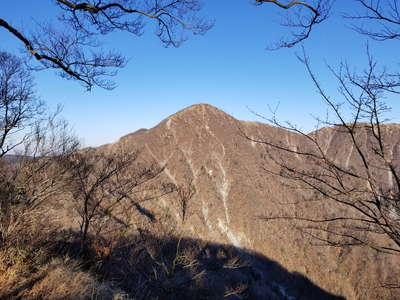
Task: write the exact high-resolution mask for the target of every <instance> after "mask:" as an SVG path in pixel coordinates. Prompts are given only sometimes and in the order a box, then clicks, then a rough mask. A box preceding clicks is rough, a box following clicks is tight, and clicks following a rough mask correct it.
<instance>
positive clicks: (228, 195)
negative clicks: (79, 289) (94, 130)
mask: <svg viewBox="0 0 400 300" xmlns="http://www.w3.org/2000/svg"><path fill="white" fill-rule="evenodd" d="M243 133H245V134H246V135H247V136H249V137H254V138H256V139H257V138H263V139H268V140H272V141H276V143H288V142H289V143H291V144H294V145H299V146H302V147H307V141H306V140H305V139H304V137H302V136H300V135H296V134H293V133H290V132H288V131H285V130H282V129H279V128H276V127H273V126H269V125H266V124H262V123H255V122H243V121H238V120H236V119H234V118H233V117H231V116H229V115H227V114H226V113H224V112H222V111H221V110H219V109H217V108H215V107H212V106H210V105H207V104H199V105H194V106H191V107H189V108H187V109H184V110H182V111H180V112H178V113H176V114H175V115H173V116H171V117H169V118H167V119H165V120H164V121H162V122H161V123H160V124H159V125H157V126H156V127H154V128H152V129H150V130H139V131H137V132H135V133H133V134H129V135H127V136H125V137H123V138H121V139H120V140H119V141H118V142H116V143H114V144H110V145H106V146H103V147H102V148H103V149H113V148H115V147H124V148H127V149H137V148H139V149H141V150H142V152H141V155H142V157H143V159H145V160H149V161H151V160H154V161H156V162H157V163H158V164H159V165H160V166H165V171H164V180H166V181H170V182H172V183H174V184H175V185H177V186H181V187H182V188H183V189H190V188H191V186H192V188H193V190H194V191H195V193H194V195H193V197H192V198H191V199H189V200H188V203H187V206H186V209H183V207H182V205H181V203H179V201H178V200H177V195H176V194H174V195H170V196H169V197H166V198H162V199H161V200H159V201H151V202H149V203H147V204H146V209H148V210H149V211H152V212H153V213H154V214H155V215H157V216H161V215H165V214H168V215H169V216H170V219H171V220H172V221H171V222H172V223H173V224H175V226H176V228H178V229H179V230H180V231H182V232H183V233H182V234H183V235H184V236H186V237H188V238H196V239H202V240H206V241H211V242H215V243H225V244H230V245H233V246H235V247H238V248H241V249H246V250H249V251H255V252H258V253H261V254H263V255H265V256H267V257H269V258H271V259H273V260H275V261H277V262H279V263H280V264H282V265H283V266H284V267H285V268H287V269H288V270H289V271H291V272H299V273H301V274H303V275H304V276H306V277H308V278H310V279H311V280H312V281H313V282H315V283H316V284H317V285H319V286H320V287H322V288H324V289H326V290H327V291H329V292H331V293H334V294H337V295H343V296H345V297H346V298H348V299H376V298H378V297H381V298H383V299H395V298H396V297H397V296H398V295H397V294H396V291H394V290H385V289H382V288H381V287H380V283H381V282H386V281H388V280H391V279H392V278H396V276H397V275H399V274H398V273H394V271H395V269H394V268H391V267H390V265H391V264H393V263H398V262H399V261H398V259H397V258H390V257H389V258H388V257H387V256H382V255H378V254H377V253H371V252H370V251H366V250H365V249H355V248H354V249H344V250H343V249H338V248H332V247H330V248H327V247H318V246H312V244H314V242H313V241H312V240H310V239H309V238H308V237H307V236H304V235H301V234H300V232H299V231H297V230H295V228H294V227H293V226H291V224H290V223H287V222H286V223H285V222H272V223H270V222H268V223H267V222H265V221H263V220H262V219H261V218H260V217H262V216H263V215H266V214H268V213H271V212H277V213H280V214H285V212H287V211H291V212H293V211H296V210H297V209H300V208H299V207H298V206H297V204H296V201H297V200H299V199H300V197H302V195H301V194H300V192H298V193H296V192H294V190H293V189H289V188H288V187H287V185H286V184H287V182H284V181H282V179H280V178H278V177H276V176H273V175H271V174H269V173H268V172H266V171H265V169H264V167H267V168H268V169H270V170H275V171H278V169H277V167H276V166H275V165H274V164H273V162H272V161H271V160H270V158H268V156H266V155H265V148H264V145H262V144H258V143H254V142H251V141H249V140H248V139H246V138H245V137H244V136H243ZM388 134H390V135H391V140H392V141H393V145H394V146H393V147H394V148H393V151H394V153H399V141H400V129H399V127H397V126H392V127H390V130H388ZM321 136H322V137H321V138H322V141H323V143H325V144H326V147H327V152H328V153H331V155H332V157H335V156H337V157H336V158H335V159H339V160H348V161H351V160H352V155H354V153H353V152H351V151H350V152H348V151H347V150H348V149H349V148H348V146H346V145H347V141H343V140H341V139H342V138H341V136H340V135H337V134H336V132H335V131H334V130H332V129H329V128H328V129H325V131H324V132H323V133H322V135H321ZM396 155H397V154H396ZM283 159H288V160H289V159H294V160H296V164H299V165H301V164H307V161H305V160H304V158H302V157H299V156H297V157H296V156H293V157H289V156H288V157H286V158H285V157H284V158H283ZM282 203H289V204H285V205H282ZM320 209H321V208H320V207H317V206H315V207H312V206H311V207H309V213H311V214H314V213H315V214H317V213H319V211H318V210H320ZM331 209H335V208H334V207H333V208H331ZM145 219H146V218H144V219H143V221H142V223H141V224H143V226H144V224H146V220H145ZM366 270H368V271H367V272H366ZM397 277H398V276H397Z"/></svg>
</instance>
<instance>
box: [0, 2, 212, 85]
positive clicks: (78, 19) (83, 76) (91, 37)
mask: <svg viewBox="0 0 400 300" xmlns="http://www.w3.org/2000/svg"><path fill="white" fill-rule="evenodd" d="M54 2H55V5H56V6H57V7H58V8H59V9H60V15H59V17H58V20H59V21H60V22H61V23H62V26H63V28H64V30H61V31H60V30H59V29H58V28H60V26H50V25H43V24H40V25H38V28H37V30H36V31H35V33H34V34H28V33H26V32H23V31H22V30H20V29H18V28H16V27H14V26H13V25H12V24H10V23H9V22H7V20H5V19H3V18H0V27H2V28H4V29H6V30H7V31H8V32H9V33H10V34H11V35H13V36H14V37H15V38H16V39H18V40H19V41H21V42H22V44H23V45H24V47H25V48H26V50H27V52H28V53H29V54H30V56H31V57H33V58H34V59H35V60H36V61H37V62H39V63H40V64H39V65H36V67H35V68H36V69H55V70H57V71H59V74H60V76H61V77H63V78H66V79H73V80H77V81H78V82H80V83H81V84H82V85H83V86H84V87H85V88H86V89H88V90H90V89H91V88H92V87H94V86H99V87H102V88H105V89H112V88H114V87H115V85H114V83H113V82H112V81H111V80H109V79H108V77H110V76H114V75H115V74H116V70H117V69H119V68H122V67H123V66H124V65H125V64H126V59H125V58H124V57H123V56H122V55H121V54H119V53H116V52H109V51H105V50H103V49H101V48H100V47H99V45H100V44H99V41H98V37H99V36H100V35H105V34H108V33H111V32H113V31H127V32H129V33H131V34H133V35H136V36H139V35H141V34H142V32H143V28H144V26H145V24H146V20H148V21H153V22H155V25H156V35H157V37H158V38H159V39H160V41H161V42H162V44H163V45H164V46H166V47H169V46H173V47H178V46H179V45H180V44H181V43H182V42H183V41H185V40H186V39H187V35H186V32H191V33H193V34H204V33H205V32H206V31H207V30H208V29H210V27H211V24H210V23H207V22H205V21H204V20H203V19H201V18H199V17H197V14H198V12H199V11H200V9H201V5H200V3H199V1H197V0H161V1H160V0H150V1H148V0H141V1H135V0H128V1H126V0H100V1H97V0H96V1H95V0H89V1H80V0H71V1H67V0H56V1H54ZM41 5H46V4H41Z"/></svg>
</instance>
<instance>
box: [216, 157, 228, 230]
mask: <svg viewBox="0 0 400 300" xmlns="http://www.w3.org/2000/svg"><path fill="white" fill-rule="evenodd" d="M218 166H219V168H220V170H221V174H222V182H221V184H219V185H218V186H217V189H218V191H219V193H220V195H221V198H222V203H223V205H224V211H225V219H226V223H227V224H229V223H230V217H229V209H228V197H229V190H230V183H229V180H228V179H227V177H226V170H225V168H224V166H223V165H222V161H221V159H218Z"/></svg>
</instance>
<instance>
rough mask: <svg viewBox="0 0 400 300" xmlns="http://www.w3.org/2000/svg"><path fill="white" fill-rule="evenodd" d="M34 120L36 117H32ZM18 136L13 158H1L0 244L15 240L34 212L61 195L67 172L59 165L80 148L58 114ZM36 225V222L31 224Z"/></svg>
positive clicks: (41, 121) (35, 121) (32, 125)
mask: <svg viewBox="0 0 400 300" xmlns="http://www.w3.org/2000/svg"><path fill="white" fill-rule="evenodd" d="M35 118H36V117H35ZM35 118H34V119H28V121H29V123H31V126H30V127H28V128H25V129H26V131H27V133H26V134H23V135H22V136H20V139H21V140H19V141H17V144H18V145H19V148H18V151H16V152H15V155H13V156H11V158H10V156H7V155H4V156H3V157H1V158H0V242H1V243H2V242H5V241H6V240H7V239H8V238H9V237H10V236H14V237H17V238H21V237H18V232H19V231H18V230H19V229H21V228H23V227H24V225H23V224H24V222H29V220H30V219H31V218H34V216H33V212H34V211H35V210H37V209H39V208H41V207H42V206H43V204H44V203H47V202H48V201H49V200H51V199H54V198H55V197H56V196H58V195H60V194H61V193H62V192H63V186H64V184H65V179H66V170H65V169H63V168H60V161H61V160H64V159H65V158H66V157H67V156H69V155H71V153H73V152H74V151H76V150H77V149H78V147H79V141H78V140H77V138H76V137H75V135H74V134H73V133H72V131H71V130H70V128H69V126H68V124H67V123H66V122H65V120H63V119H60V118H59V111H57V112H56V113H53V114H50V115H48V116H47V118H46V117H44V116H41V119H35ZM34 223H35V222H34Z"/></svg>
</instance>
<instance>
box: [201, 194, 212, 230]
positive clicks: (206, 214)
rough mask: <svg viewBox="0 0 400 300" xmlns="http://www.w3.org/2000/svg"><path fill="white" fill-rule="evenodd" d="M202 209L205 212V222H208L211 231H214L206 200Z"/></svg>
mask: <svg viewBox="0 0 400 300" xmlns="http://www.w3.org/2000/svg"><path fill="white" fill-rule="evenodd" d="M201 211H202V213H203V218H204V222H205V223H206V226H207V228H208V230H209V231H210V232H213V226H212V223H211V221H210V219H209V215H208V206H207V203H205V202H204V201H202V207H201Z"/></svg>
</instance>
